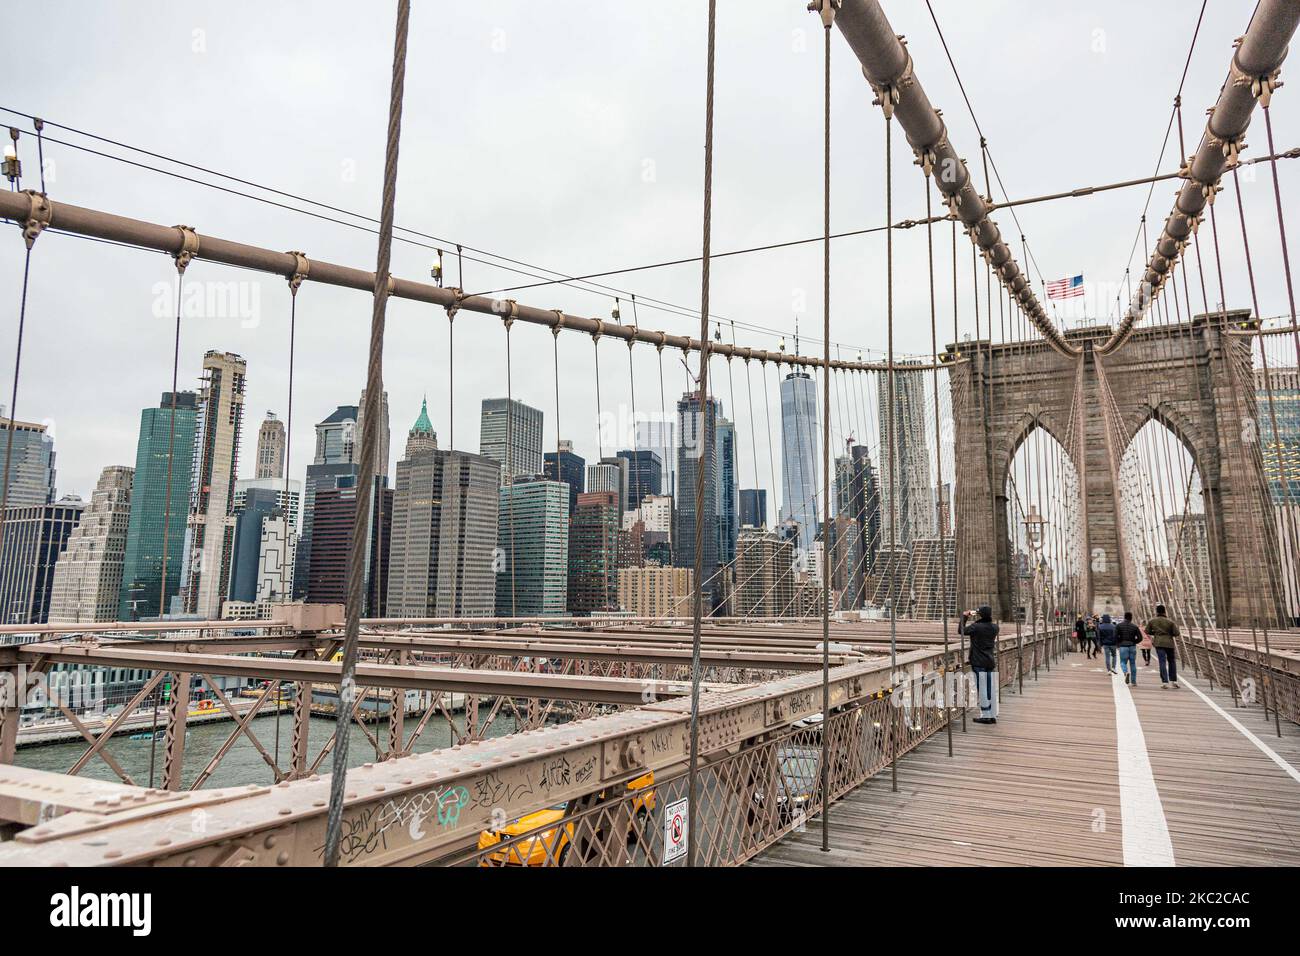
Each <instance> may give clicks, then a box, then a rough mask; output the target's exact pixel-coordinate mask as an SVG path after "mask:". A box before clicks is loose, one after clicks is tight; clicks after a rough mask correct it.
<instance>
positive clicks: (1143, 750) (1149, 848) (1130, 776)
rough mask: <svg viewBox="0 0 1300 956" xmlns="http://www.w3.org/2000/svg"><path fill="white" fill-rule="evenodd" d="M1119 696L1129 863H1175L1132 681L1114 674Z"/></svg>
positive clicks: (1123, 830)
mask: <svg viewBox="0 0 1300 956" xmlns="http://www.w3.org/2000/svg"><path fill="white" fill-rule="evenodd" d="M1110 687H1111V690H1112V691H1113V692H1114V696H1115V744H1116V749H1117V751H1118V757H1119V813H1120V836H1121V843H1122V845H1123V848H1124V865H1125V866H1173V865H1174V845H1173V842H1172V841H1171V840H1170V839H1169V824H1168V822H1167V821H1166V820H1165V808H1164V806H1163V805H1162V804H1161V803H1160V791H1159V790H1157V789H1156V778H1155V775H1154V774H1153V773H1152V772H1151V758H1150V756H1149V755H1148V754H1147V739H1146V735H1145V734H1143V733H1142V722H1141V721H1140V720H1139V719H1138V713H1137V708H1136V707H1135V706H1134V705H1133V697H1132V696H1131V695H1130V694H1129V690H1128V685H1127V684H1125V683H1124V682H1123V681H1121V680H1120V679H1119V678H1118V677H1112V678H1111V682H1110Z"/></svg>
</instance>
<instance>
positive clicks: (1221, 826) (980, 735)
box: [751, 652, 1300, 866]
mask: <svg viewBox="0 0 1300 956" xmlns="http://www.w3.org/2000/svg"><path fill="white" fill-rule="evenodd" d="M1189 670H1190V668H1189ZM1138 671H1139V673H1138V684H1137V686H1136V687H1135V688H1129V687H1127V686H1125V684H1124V682H1123V679H1122V678H1111V677H1109V676H1108V675H1107V674H1106V672H1105V671H1104V669H1103V668H1102V664H1101V657H1100V656H1098V657H1097V658H1094V659H1093V660H1087V659H1086V658H1084V656H1083V655H1082V654H1079V653H1075V652H1072V653H1069V654H1067V655H1066V656H1065V657H1064V658H1062V659H1061V660H1059V661H1057V662H1055V663H1054V666H1053V669H1052V671H1051V673H1047V672H1046V671H1045V670H1041V669H1040V672H1039V679H1038V680H1037V681H1034V680H1032V679H1026V681H1025V690H1024V694H1023V695H1021V694H1018V693H1016V692H1015V688H1014V686H1012V687H1004V688H1002V699H1001V713H1000V714H999V716H998V723H997V724H996V725H995V726H983V725H980V724H975V723H968V727H967V731H966V732H965V733H963V732H962V731H961V725H960V723H958V724H956V725H954V728H953V756H952V757H949V756H948V750H947V740H946V736H945V734H944V733H939V734H937V735H936V736H935V737H933V738H931V739H930V740H929V741H927V742H926V743H925V744H923V745H921V746H920V747H919V748H917V749H916V750H915V751H913V752H912V753H911V754H908V755H907V756H906V757H904V758H903V759H902V760H900V761H899V764H898V792H897V793H894V792H891V789H890V775H889V771H888V770H886V771H884V772H883V773H881V774H879V775H877V776H876V777H874V778H873V779H871V780H870V781H868V782H867V783H866V784H865V785H864V786H862V787H860V788H858V789H857V790H855V791H854V792H853V793H851V794H849V795H848V796H846V797H845V798H843V799H842V800H840V801H839V802H838V803H836V804H835V805H833V806H832V807H831V815H830V816H831V819H830V837H831V839H830V845H831V850H830V852H829V853H823V852H822V850H821V839H822V836H821V821H820V820H812V821H810V822H809V823H808V824H807V827H806V829H805V830H804V831H802V832H796V833H792V834H790V835H789V836H787V837H786V838H785V839H783V840H782V841H781V842H780V843H778V844H777V845H775V846H773V847H772V848H770V849H769V850H767V851H766V852H764V853H763V854H761V855H760V856H758V857H757V858H756V859H755V860H753V861H752V863H751V865H756V866H874V865H880V866H979V865H994V866H998V865H1028V866H1122V865H1129V866H1160V865H1164V866H1168V865H1209V866H1213V865H1229V866H1280V865H1287V866H1295V865H1300V769H1297V768H1300V727H1296V726H1295V725H1294V724H1288V723H1287V722H1286V721H1283V723H1282V734H1283V736H1282V737H1281V738H1278V737H1277V736H1276V732H1275V730H1274V726H1273V721H1272V719H1271V716H1270V719H1269V720H1267V721H1265V719H1264V715H1263V711H1262V709H1261V708H1260V707H1259V706H1253V707H1248V708H1247V707H1241V708H1238V707H1234V706H1233V702H1232V698H1231V696H1230V695H1229V694H1228V693H1227V692H1226V690H1224V689H1223V688H1219V687H1216V688H1215V689H1214V690H1211V689H1210V687H1209V683H1208V680H1204V679H1198V678H1197V677H1196V676H1195V675H1194V674H1191V673H1189V674H1187V675H1185V676H1186V678H1187V679H1186V680H1184V681H1183V682H1182V684H1183V686H1182V687H1181V688H1180V689H1178V690H1174V689H1167V690H1161V689H1160V678H1159V673H1158V670H1157V667H1156V661H1155V659H1154V655H1153V658H1152V662H1151V665H1150V666H1149V667H1144V666H1143V665H1142V662H1141V657H1140V656H1139V658H1138ZM1179 676H1180V677H1183V676H1184V675H1182V674H1180V675H1179Z"/></svg>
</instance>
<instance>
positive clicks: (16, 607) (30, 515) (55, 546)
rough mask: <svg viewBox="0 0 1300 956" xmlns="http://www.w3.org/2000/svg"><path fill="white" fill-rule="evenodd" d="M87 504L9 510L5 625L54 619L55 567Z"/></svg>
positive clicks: (3, 543)
mask: <svg viewBox="0 0 1300 956" xmlns="http://www.w3.org/2000/svg"><path fill="white" fill-rule="evenodd" d="M85 506H86V505H85V502H83V501H82V500H81V499H80V498H73V497H65V498H62V499H60V500H59V501H57V502H55V503H54V504H39V505H22V506H20V507H17V508H8V509H6V513H5V521H4V529H3V531H2V532H0V622H3V623H5V624H44V623H45V622H46V621H47V620H48V619H49V611H50V594H51V591H52V590H53V586H54V568H55V566H56V563H57V561H58V559H59V555H60V554H62V552H63V548H64V546H65V545H66V544H67V541H68V536H69V535H70V534H72V531H73V529H74V528H76V526H77V522H78V521H80V520H81V512H82V509H83V508H85Z"/></svg>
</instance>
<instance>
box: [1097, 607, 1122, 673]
mask: <svg viewBox="0 0 1300 956" xmlns="http://www.w3.org/2000/svg"><path fill="white" fill-rule="evenodd" d="M1097 643H1098V644H1100V645H1101V650H1102V654H1103V655H1105V658H1104V659H1105V662H1106V673H1107V674H1116V673H1118V671H1116V670H1115V661H1116V658H1117V655H1116V653H1115V624H1114V622H1113V621H1111V619H1110V615H1109V614H1103V615H1102V616H1101V623H1100V624H1098V625H1097Z"/></svg>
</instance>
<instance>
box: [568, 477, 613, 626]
mask: <svg viewBox="0 0 1300 956" xmlns="http://www.w3.org/2000/svg"><path fill="white" fill-rule="evenodd" d="M621 512H622V506H621V505H620V503H619V496H618V492H616V491H588V492H585V493H583V494H580V495H578V510H577V512H576V513H575V514H574V515H573V520H572V521H571V522H570V524H569V610H570V612H572V613H574V614H591V613H592V612H595V611H609V610H614V609H615V608H616V607H617V604H618V538H619V530H620V527H619V525H620V522H621Z"/></svg>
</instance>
